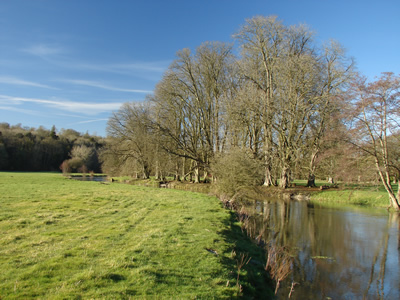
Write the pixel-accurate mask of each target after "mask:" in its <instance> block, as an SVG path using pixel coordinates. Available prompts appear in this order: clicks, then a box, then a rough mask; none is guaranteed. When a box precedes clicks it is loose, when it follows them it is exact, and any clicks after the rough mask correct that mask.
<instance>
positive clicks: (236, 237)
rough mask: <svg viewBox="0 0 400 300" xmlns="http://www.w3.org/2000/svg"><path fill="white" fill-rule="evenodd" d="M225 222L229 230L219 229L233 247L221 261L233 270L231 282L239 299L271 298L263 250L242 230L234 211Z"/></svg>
mask: <svg viewBox="0 0 400 300" xmlns="http://www.w3.org/2000/svg"><path fill="white" fill-rule="evenodd" d="M225 222H226V224H225V225H228V228H230V230H224V231H221V232H220V234H221V235H222V237H223V238H224V239H225V241H226V242H228V243H230V244H233V245H234V248H233V249H230V251H231V253H226V254H227V256H225V258H223V259H222V263H223V264H225V265H227V267H228V268H229V269H234V270H235V273H236V274H235V278H234V281H235V282H234V283H233V282H232V283H231V284H236V285H237V287H238V292H239V293H238V295H240V298H241V299H273V298H274V292H273V286H274V283H273V281H272V280H271V279H270V277H269V275H268V273H267V271H265V269H264V267H265V264H266V253H265V250H264V249H262V248H261V247H259V246H257V245H256V244H255V242H254V241H253V240H251V239H250V238H249V237H248V236H247V235H246V233H245V232H243V231H242V229H241V226H240V224H239V222H238V218H237V215H236V213H235V212H234V211H230V217H229V218H228V219H227V220H226V221H225ZM228 257H231V259H230V258H228ZM246 262H247V263H246ZM242 263H243V265H242ZM239 269H240V271H239ZM238 271H239V274H238ZM238 275H239V276H238ZM237 278H239V281H238V282H237Z"/></svg>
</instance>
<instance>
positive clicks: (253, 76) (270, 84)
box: [234, 16, 285, 186]
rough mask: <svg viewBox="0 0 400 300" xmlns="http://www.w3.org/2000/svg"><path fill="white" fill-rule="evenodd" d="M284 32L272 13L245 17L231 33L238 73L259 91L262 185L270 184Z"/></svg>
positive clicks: (283, 28) (271, 182)
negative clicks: (238, 49)
mask: <svg viewBox="0 0 400 300" xmlns="http://www.w3.org/2000/svg"><path fill="white" fill-rule="evenodd" d="M284 35H285V27H284V26H283V24H282V22H280V21H278V20H277V17H275V16H273V17H267V18H266V17H261V16H258V17H254V18H251V19H248V20H246V22H245V24H244V25H243V26H242V27H241V28H240V29H239V31H238V32H237V33H236V34H235V35H234V37H235V38H236V40H237V41H238V42H239V45H240V47H241V60H240V61H239V66H240V69H241V74H242V76H243V77H244V78H245V79H246V80H248V81H249V82H251V83H252V84H253V85H254V86H255V87H256V88H257V89H259V90H260V91H262V93H263V96H262V99H261V101H260V103H259V105H260V113H261V115H262V120H263V126H264V130H263V133H264V137H263V141H264V145H263V146H264V159H265V180H264V185H265V186H270V185H272V184H273V178H272V173H271V167H272V159H273V157H272V153H273V150H272V149H273V141H272V139H273V133H272V122H273V118H274V114H275V107H274V101H275V90H276V73H277V72H278V70H279V63H280V61H281V54H282V51H283V39H284Z"/></svg>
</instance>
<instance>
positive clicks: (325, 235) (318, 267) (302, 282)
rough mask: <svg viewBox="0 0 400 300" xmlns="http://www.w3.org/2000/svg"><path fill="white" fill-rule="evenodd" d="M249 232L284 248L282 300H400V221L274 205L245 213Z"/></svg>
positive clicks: (363, 212)
mask: <svg viewBox="0 0 400 300" xmlns="http://www.w3.org/2000/svg"><path fill="white" fill-rule="evenodd" d="M246 210H247V212H248V213H249V215H250V217H249V218H247V221H246V222H247V225H248V231H249V232H250V234H251V235H252V236H253V237H258V239H259V240H262V241H268V242H269V243H270V245H273V246H277V249H278V248H279V247H280V246H285V248H284V252H287V253H288V254H289V255H290V256H289V259H290V261H291V263H289V265H290V266H291V267H290V270H291V273H290V274H289V275H288V276H287V277H286V279H284V280H283V281H282V282H281V284H280V287H279V289H278V293H277V295H278V299H287V298H288V296H289V294H290V290H291V288H292V287H293V288H294V289H293V291H292V293H291V299H400V268H399V267H400V252H399V251H400V248H399V247H400V240H399V224H400V223H399V222H400V219H399V215H398V214H397V213H388V212H387V211H386V210H382V209H374V210H367V209H357V208H345V209H343V208H326V207H319V206H316V205H311V204H310V203H308V202H307V201H284V200H273V199H269V200H266V201H264V202H260V201H255V202H254V203H253V204H252V205H250V206H248V207H246Z"/></svg>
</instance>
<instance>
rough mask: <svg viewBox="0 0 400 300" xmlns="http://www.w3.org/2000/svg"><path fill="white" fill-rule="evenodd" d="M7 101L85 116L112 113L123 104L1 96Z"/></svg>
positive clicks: (1, 98) (0, 96)
mask: <svg viewBox="0 0 400 300" xmlns="http://www.w3.org/2000/svg"><path fill="white" fill-rule="evenodd" d="M1 101H7V102H8V103H9V102H13V103H15V104H22V103H34V104H38V105H43V106H46V107H50V108H55V109H58V110H63V111H69V112H75V113H81V114H85V115H96V114H99V113H103V112H110V111H113V110H117V109H119V108H120V106H121V105H122V104H123V103H121V102H108V103H92V102H76V101H69V100H47V99H36V98H23V97H12V96H6V95H0V102H1Z"/></svg>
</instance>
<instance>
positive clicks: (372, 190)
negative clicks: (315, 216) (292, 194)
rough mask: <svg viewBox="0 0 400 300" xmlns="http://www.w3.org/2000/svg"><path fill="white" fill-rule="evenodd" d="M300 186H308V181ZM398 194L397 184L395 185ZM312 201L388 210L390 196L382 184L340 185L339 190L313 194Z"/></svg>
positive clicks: (333, 189)
mask: <svg viewBox="0 0 400 300" xmlns="http://www.w3.org/2000/svg"><path fill="white" fill-rule="evenodd" d="M296 184H298V185H302V184H304V185H306V181H298V182H297V183H296ZM321 185H326V186H330V184H327V183H325V182H317V186H321ZM393 189H394V191H395V192H396V193H397V184H396V185H393ZM311 201H312V202H314V203H319V204H322V205H329V206H343V205H357V206H364V207H370V208H373V207H375V208H388V207H389V204H390V202H389V196H388V194H387V192H386V190H385V188H384V186H383V185H382V184H379V185H373V184H345V183H339V184H338V186H337V188H332V189H328V190H324V191H321V192H315V193H311Z"/></svg>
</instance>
